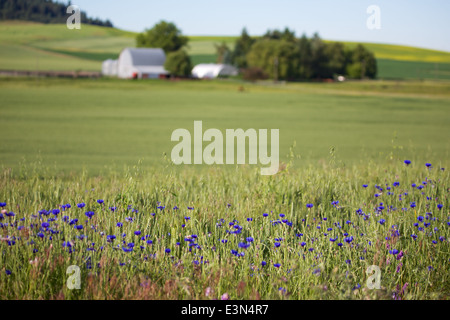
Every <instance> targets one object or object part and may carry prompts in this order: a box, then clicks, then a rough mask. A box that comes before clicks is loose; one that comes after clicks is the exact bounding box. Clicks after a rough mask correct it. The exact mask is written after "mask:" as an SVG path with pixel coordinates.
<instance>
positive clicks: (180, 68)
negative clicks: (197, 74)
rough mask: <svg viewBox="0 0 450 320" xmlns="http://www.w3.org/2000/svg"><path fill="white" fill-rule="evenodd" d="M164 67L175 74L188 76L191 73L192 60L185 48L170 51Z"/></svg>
mask: <svg viewBox="0 0 450 320" xmlns="http://www.w3.org/2000/svg"><path fill="white" fill-rule="evenodd" d="M164 68H165V69H166V70H167V71H169V72H170V74H171V75H173V76H178V77H187V76H189V75H190V74H191V70H192V62H191V58H190V57H189V55H188V54H187V53H186V51H185V50H183V49H180V50H178V51H173V52H169V53H168V54H167V58H166V62H165V63H164Z"/></svg>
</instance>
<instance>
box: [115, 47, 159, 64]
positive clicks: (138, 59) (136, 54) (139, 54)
mask: <svg viewBox="0 0 450 320" xmlns="http://www.w3.org/2000/svg"><path fill="white" fill-rule="evenodd" d="M124 53H128V54H129V55H130V57H131V61H132V64H133V65H134V66H162V65H164V62H165V61H166V55H165V53H164V50H163V49H161V48H125V49H124V50H123V51H122V53H121V55H122V54H124Z"/></svg>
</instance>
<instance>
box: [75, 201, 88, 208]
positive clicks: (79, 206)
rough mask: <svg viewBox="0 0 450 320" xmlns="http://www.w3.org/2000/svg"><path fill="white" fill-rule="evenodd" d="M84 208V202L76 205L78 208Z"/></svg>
mask: <svg viewBox="0 0 450 320" xmlns="http://www.w3.org/2000/svg"><path fill="white" fill-rule="evenodd" d="M85 206H86V204H85V203H84V202H82V203H79V204H77V207H78V208H80V209H81V208H84V207H85Z"/></svg>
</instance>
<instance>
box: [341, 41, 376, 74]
mask: <svg viewBox="0 0 450 320" xmlns="http://www.w3.org/2000/svg"><path fill="white" fill-rule="evenodd" d="M350 59H351V62H350V64H349V65H348V66H347V74H348V76H349V77H350V78H354V79H364V78H370V79H374V78H375V77H376V75H377V60H376V59H375V55H374V54H373V53H372V52H370V51H369V50H367V49H366V48H365V47H364V46H363V45H361V44H358V45H357V46H356V48H355V49H353V50H351V51H350Z"/></svg>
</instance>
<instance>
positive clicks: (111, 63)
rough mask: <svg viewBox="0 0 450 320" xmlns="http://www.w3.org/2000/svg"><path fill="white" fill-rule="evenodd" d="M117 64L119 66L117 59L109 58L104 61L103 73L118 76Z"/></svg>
mask: <svg viewBox="0 0 450 320" xmlns="http://www.w3.org/2000/svg"><path fill="white" fill-rule="evenodd" d="M117 66H118V61H117V60H112V59H108V60H105V61H103V63H102V75H104V76H109V77H115V76H117Z"/></svg>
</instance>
